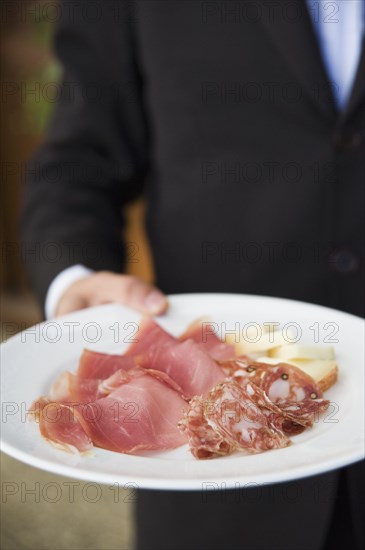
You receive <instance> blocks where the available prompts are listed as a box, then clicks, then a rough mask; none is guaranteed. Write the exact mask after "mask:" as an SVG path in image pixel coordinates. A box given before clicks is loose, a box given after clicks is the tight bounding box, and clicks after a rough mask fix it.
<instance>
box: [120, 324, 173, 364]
mask: <svg viewBox="0 0 365 550" xmlns="http://www.w3.org/2000/svg"><path fill="white" fill-rule="evenodd" d="M133 339H134V342H133V343H132V344H131V345H130V346H129V348H128V349H127V351H126V352H125V354H124V356H130V355H140V354H142V353H145V352H146V351H148V350H150V349H152V348H155V347H161V346H169V345H171V344H176V342H177V339H176V338H174V337H173V336H172V335H171V334H169V333H168V332H166V330H164V329H163V328H162V327H160V325H158V324H157V323H155V321H153V320H152V319H151V318H150V317H144V318H143V319H142V321H141V323H140V325H139V328H138V331H137V333H136V335H135V336H134V338H133Z"/></svg>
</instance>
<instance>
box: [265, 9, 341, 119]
mask: <svg viewBox="0 0 365 550" xmlns="http://www.w3.org/2000/svg"><path fill="white" fill-rule="evenodd" d="M294 5H295V8H296V10H294V9H293V10H292V11H291V9H290V6H291V7H292V8H294ZM275 6H276V7H275ZM262 13H263V17H262V22H263V24H264V25H265V27H266V29H267V31H268V33H269V34H270V35H271V38H272V41H273V43H274V44H275V47H276V48H277V50H278V51H279V53H280V54H281V55H282V57H283V58H284V59H285V60H286V62H287V64H288V65H289V66H290V69H291V71H292V73H293V76H295V78H296V79H297V81H298V82H299V84H300V86H301V88H302V90H303V94H306V95H307V97H308V99H310V100H311V102H312V104H313V106H314V107H315V108H316V109H317V110H319V111H320V112H321V113H322V115H323V116H325V117H327V118H328V119H335V118H336V117H337V116H338V111H337V108H336V105H335V99H334V96H333V93H332V90H331V86H330V83H329V81H328V76H327V73H326V69H325V66H324V64H323V62H322V57H321V52H320V48H319V45H318V41H317V37H316V35H315V31H314V29H313V25H312V21H311V16H310V14H309V12H308V9H307V7H306V4H305V1H304V0H303V1H301V2H294V3H291V2H287V0H279V1H278V2H277V1H275V2H273V3H270V2H263V3H262Z"/></svg>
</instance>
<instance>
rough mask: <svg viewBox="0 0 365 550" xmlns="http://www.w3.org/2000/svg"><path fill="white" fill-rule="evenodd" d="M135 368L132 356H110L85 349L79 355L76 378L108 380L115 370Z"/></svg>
mask: <svg viewBox="0 0 365 550" xmlns="http://www.w3.org/2000/svg"><path fill="white" fill-rule="evenodd" d="M134 366H135V361H134V358H133V357H132V356H126V355H112V354H110V353H99V352H97V351H90V350H88V349H85V350H84V351H83V353H82V355H81V358H80V363H79V368H78V370H77V376H79V377H80V378H101V379H104V378H108V377H109V376H111V375H112V374H114V373H115V372H116V371H117V370H120V369H123V370H129V369H131V368H133V367H134Z"/></svg>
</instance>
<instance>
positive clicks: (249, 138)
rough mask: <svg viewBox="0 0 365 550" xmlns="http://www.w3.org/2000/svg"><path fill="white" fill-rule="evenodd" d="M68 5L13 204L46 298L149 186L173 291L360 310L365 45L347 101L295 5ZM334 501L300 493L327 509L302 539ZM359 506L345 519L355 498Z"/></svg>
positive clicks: (116, 230)
mask: <svg viewBox="0 0 365 550" xmlns="http://www.w3.org/2000/svg"><path fill="white" fill-rule="evenodd" d="M66 4H67V5H66ZM62 6H63V7H62ZM61 8H62V9H61V12H62V19H61V21H60V24H59V26H58V31H57V34H56V42H55V44H56V52H57V55H58V57H59V58H60V60H61V62H62V64H63V67H64V76H63V86H62V89H61V91H60V98H59V104H58V106H57V109H56V111H55V115H54V117H53V121H52V124H51V127H50V130H49V133H48V136H47V138H46V140H45V143H44V145H43V147H42V148H41V149H40V150H39V152H38V154H37V155H36V157H35V159H34V160H33V163H32V167H31V169H29V170H28V181H27V186H26V199H25V212H24V216H23V232H24V233H23V234H24V239H25V241H26V243H27V245H28V246H27V249H29V250H30V252H32V254H31V253H30V254H29V255H27V264H28V268H29V272H30V275H31V277H32V280H33V284H34V286H35V288H36V290H37V292H38V294H39V296H40V299H41V300H44V297H45V293H46V291H47V288H48V286H49V284H50V282H51V281H52V279H53V278H54V277H55V276H56V275H57V273H58V272H59V271H61V270H62V269H64V268H66V267H68V266H71V265H73V264H75V263H82V264H84V265H87V266H90V267H92V268H94V269H110V270H116V271H120V270H122V269H123V262H124V258H125V252H124V248H125V247H124V246H123V243H122V239H121V231H122V226H123V223H122V221H123V217H122V213H121V210H122V207H123V204H125V203H126V202H127V201H128V200H130V199H132V198H133V197H136V196H138V195H140V194H142V193H143V194H144V195H145V196H146V197H147V201H148V214H147V221H146V224H147V230H148V236H149V239H150V242H151V247H152V252H153V257H154V263H155V270H156V274H157V284H158V285H159V286H160V287H161V288H162V289H163V290H164V291H165V292H168V293H171V292H198V291H218V292H242V293H255V294H268V295H275V296H283V297H288V298H295V299H300V300H306V301H310V302H316V303H319V304H324V305H327V306H332V307H335V308H340V309H343V310H346V311H349V312H352V313H354V314H360V315H362V314H363V312H364V284H363V283H364V280H363V252H364V249H365V247H364V183H365V49H364V48H363V50H362V57H361V61H360V66H359V69H358V73H357V77H356V81H355V85H354V88H353V91H352V95H351V98H350V100H349V103H348V105H347V107H346V109H345V110H344V111H343V112H341V113H339V112H338V111H337V109H336V105H335V102H334V99H333V94H332V90H331V84H330V83H329V82H328V79H327V75H326V72H325V69H324V67H323V64H322V62H321V57H320V52H319V48H318V45H317V41H316V37H315V34H314V31H313V28H312V22H311V19H310V16H309V14H308V12H307V9H306V5H305V3H304V2H302V1H300V2H288V1H286V0H285V1H282V0H279V1H278V0H276V1H272V2H271V1H267V0H265V1H264V0H256V1H254V2H244V1H232V2H231V1H219V0H217V1H199V0H185V1H183V0H176V1H175V0H170V1H168V0H159V1H155V0H141V1H139V0H135V1H133V0H132V1H123V0H121V1H114V2H113V1H109V0H104V1H103V2H100V3H97V2H91V3H89V4H88V3H87V2H84V1H81V2H80V1H75V2H74V3H73V2H67V3H64V4H61ZM34 250H38V254H36V255H35V254H33V252H34ZM354 475H355V474H354ZM356 475H359V473H358V474H356ZM333 479H337V478H333ZM356 480H359V477H353V478H352V482H351V483H352V485H351V484H350V485H351V487H352V493H351V494H352V497H351V499H352V500H351V502H352V503H356V498H359V494H360V493H359V492H357V493H356V485H357V484H358V483H359V482H358V481H356ZM303 483H304V482H303ZM336 483H337V481H336ZM356 495H357V496H356ZM141 498H142V497H141ZM143 498H145V501H144V502H147V503H149V502H150V501H149V500H148V499H149V498H151V499H152V503H155V502H156V498H157V497H156V494H153V495H152V496H151V497H143ZM161 498H162V497H161ZM166 498H168V499H172V498H173V496H172V495H169V496H167V497H166ZM174 498H175V501H174V502H175V504H176V503H177V502H178V504H176V507H177V508H174V505H172V504H171V503H172V502H173V501H172V500H169V501H168V503H167V505H166V509H165V508H164V510H165V511H166V513H167V512H168V511H171V513H172V514H175V516H174V517H176V514H177V512H176V510H177V509H179V506H182V504H181V503H182V497H181V498H180V499H178V497H177V496H176V495H175V497H174ZM189 498H191V499H193V496H192V495H190V497H189ZM141 502H142V504H143V499H142V500H141ZM161 502H162V501H160V503H161ZM191 502H192V501H191ZM195 504H196V507H195V508H194V507H190V509H191V510H196V511H197V512H196V513H197V515H199V514H204V512H205V513H206V511H207V508H204V507H203V508H202V507H201V506H200V507H199V506H198V504H197V501H196V497H195ZM262 505H263V504H262ZM242 506H243V505H242ZM270 506H271V505H270V503H269V504H268V510H272V507H271V508H270ZM331 506H332V504H331V503H318V502H317V503H316V504H314V503H313V502H311V503H310V505H309V506H307V512H306V514H308V513H309V511H308V510H310V509H311V510H312V511H313V513H314V516H315V517H318V516H319V512H318V510H327V511H326V512H325V514H327V516H326V517H324V519H323V521H322V523H320V524H318V525H317V526H315V525H314V523H315V520H313V521H314V523H313V525H314V527H313V525H312V531H313V529H314V531H313V532H314V533H316V532H317V533H319V535H318V536H316V537H314V536H312V534H311V533H312V531H310V528H309V527H308V526H307V527H308V529H309V530H307V531H306V533H307V534H308V533H309V534H308V536H309V540H310V541H311V544H312V548H319V547H320V545H321V541H323V540H324V535H323V533H324V531H325V530H326V526H328V521H329V520H328V517H329V516H328V514H330V511H328V510H330V509H331ZM153 508H156V506H155V507H154V506H153V504H152V505H151V506H150V505H149V504H148V507H147V509H146V510H145V515H144V518H145V519H146V518H147V517H148V518H149V519H150V528H149V529H150V530H148V529H147V527H146V529H147V530H146V533H147V535H145V539H143V530H142V531H141V532H140V537H142V540H144V543H143V544H144V545H145V546H146V545H147V542H146V540H147V539H148V537H149V535H148V533H149V534H151V533H152V535H151V537H152V539H153V537H154V536H156V529H157V530H158V529H159V528H160V527H159V526H160V523H159V522H158V520H157V519H156V518H157V516H156V514H157V511H156V510H155V512H154V514H153V513H152V509H153ZM221 508H222V507H221ZM221 508H219V510H220V511H219V514H225V515H224V517H225V518H226V519H225V520H224V521H229V519H228V518H229V517H231V518H232V517H233V516H232V514H229V513H228V512H227V510H228V508H226V509H225V511H224V510H223V509H221ZM223 508H224V507H223ZM353 508H354V512H353V513H354V517H355V516H356V514H359V513H360V512H359V504H358V503H357V504H354V506H353ZM140 509H143V506H142V507H140ZM250 509H252V505H251V508H250ZM184 510H185V511H186V507H185V508H184ZM214 510H215V511H216V510H217V505H215V507H214ZM235 510H236V511H235V514H236V515H237V510H238V508H237V506H236V508H235ZM292 510H293V507H291V506H289V509H287V511H286V513H287V514H289V513H290V512H291V511H292ZM268 513H271V512H268ZM141 514H142V516H143V513H142V512H141ZM151 514H152V515H151ZM295 514H296V516H295V517H297V518H298V517H300V512H299V511H297V512H295ZM251 515H252V514H251ZM142 516H140V522H142V523H143V521H142V519H141V518H142ZM222 517H223V516H222ZM234 517H236V516H234ZM151 518H152V519H151ZM190 519H191V518H190ZM191 521H193V520H192V519H191ZM250 521H253V519H252V517H250ZM273 521H274V520H273ZM275 521H276V520H275ZM359 521H360V517H359V518H358V523H357V526H359V525H360V523H359ZM290 522H291V524H292V528H293V520H290V521H288V522H287V523H290ZM167 523H168V524H170V523H171V525H172V527H171V529H170V533H171V537H170V538H169V537H168V536H167V534H166V529H165V535H164V537H162V535H161V540H159V542H158V543H157V542H156V544H155V543H154V542H153V541H152V542H151V544H150V546H151V548H152V547H154V546H153V545H154V544H155V547H156V548H157V547H159V548H162V547H165V546H166V547H170V548H172V546H171V545H172V542H171V541H173V540H176V537H177V533H178V531H175V527H174V522H173V518H172V519H171V521H170V520H169V521H168V522H167ZM214 523H215V524H216V525H217V524H218V525H219V521H216V520H215V521H214ZM236 523H237V522H236ZM238 523H239V521H238ZM294 524H295V525H296V520H295V519H294ZM295 525H294V527H295ZM151 526H152V527H151ZM154 526H155V527H154ZM156 526H157V527H156ZM151 529H152V531H151ZM153 529H155V531H153ZM161 529H162V527H161ZM194 529H195V528H194ZM194 529H193V533H195V535H194V537H195V539H194V540H195V541H198V540H199V541H200V542H199V543H198V542H196V547H200V548H202V547H203V542H202V540H203V539H204V537H203V539H201V538H200V539H199V537H198V535H197V533H198V528H196V529H195V530H194ZM270 529H272V528H270ZM316 530H317V531H316ZM184 532H185V533H188V534H187V535H186V536H187V537H188V539H189V536H190V534H191V533H190V532H189V531H184ZM202 532H203V533H205V531H204V530H203V531H202ZM141 533H142V534H141ZM153 533H154V534H153ZM189 533H190V534H189ZM211 533H214V530H213V531H211ZM260 533H261V536H263V535H264V533H265V529H261V530H260ZM266 535H267V536H268V537H269V540H271V539H273V540H274V538H275V537H273V536H272V535H271V534H270V530H269V529H268V532H267V533H266ZM204 536H205V535H204ZM214 536H215V535H213V538H214ZM277 536H278V535H277ZM358 536H359V537H360V535H358ZM174 537H175V538H174ZM196 537H198V538H196ZM245 537H247V533H246V535H245V536H244V537H243V540H244V539H245ZM152 539H151V540H152ZM162 539H163V540H162ZM181 540H182V539H181ZM184 540H185V539H184ZM204 540H205V541H207V540H208V539H207V538H205V539H204ZM215 540H216V541H217V540H218V539H215ZM224 540H225V541H227V540H228V539H227V538H225V539H224ZM232 540H233V539H232ZM235 540H236V544H237V545H238V547H239V544H240V543H239V542H237V540H238V539H237V537H236V539H235ZM239 540H242V539H239ZM255 540H256V539H255ZM275 540H278V539H275ZM303 540H304V539H303ZM358 540H360V538H359V539H358ZM163 542H164V544H165V546H163V544H162V543H163ZM206 543H207V542H206ZM307 543H308V544H309V542H308V541H307V540H305V541H304V542H303V544H304V547H308V546H306V545H307ZM186 544H187V542H186V541H185V542H184V546H185V547H186ZM207 544H208V543H207ZM219 544H220V543H219ZM222 544H223V545H224V541H223V543H222ZM227 544H228V543H227ZM265 544H267V539H266V543H265V540H264V541H263V542H262V545H263V546H262V547H263V548H264V547H265ZM278 544H279V547H280V548H284V547H286V546H285V545H283V543H282V542H281V543H279V542H278ZM190 546H191V547H192V548H193V547H195V546H194V544H193V543H191V545H190ZM208 546H209V544H208ZM233 546H234V543H233V542H232V541H231V547H233ZM210 547H211V548H213V547H214V544H213V545H211V546H210ZM217 547H218V542H217ZM226 547H228V546H227V545H226ZM256 547H257V546H255V548H256ZM292 547H293V548H294V547H298V548H299V546H298V545H294V543H293V545H292ZM248 548H249V547H248ZM249 550H250V548H249Z"/></svg>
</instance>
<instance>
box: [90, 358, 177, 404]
mask: <svg viewBox="0 0 365 550" xmlns="http://www.w3.org/2000/svg"><path fill="white" fill-rule="evenodd" d="M139 376H152V377H153V378H155V379H157V380H159V381H160V382H162V383H163V384H165V385H166V386H168V387H169V388H171V389H173V390H174V391H176V392H177V393H178V394H179V395H181V397H183V398H184V399H185V396H184V393H183V391H182V389H181V387H180V386H179V385H178V384H177V383H176V382H175V381H174V380H172V378H170V376H168V374H166V373H165V372H162V371H158V370H154V369H144V368H142V367H138V366H136V367H134V368H133V369H130V370H129V371H124V370H119V371H117V372H116V373H114V374H113V375H112V376H110V377H109V378H107V379H106V380H101V381H100V383H99V386H98V390H99V392H100V393H101V394H103V397H104V396H105V395H107V394H109V393H111V392H112V391H114V390H115V389H117V388H119V386H121V385H122V384H126V383H127V382H130V380H132V379H133V378H138V377H139Z"/></svg>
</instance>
